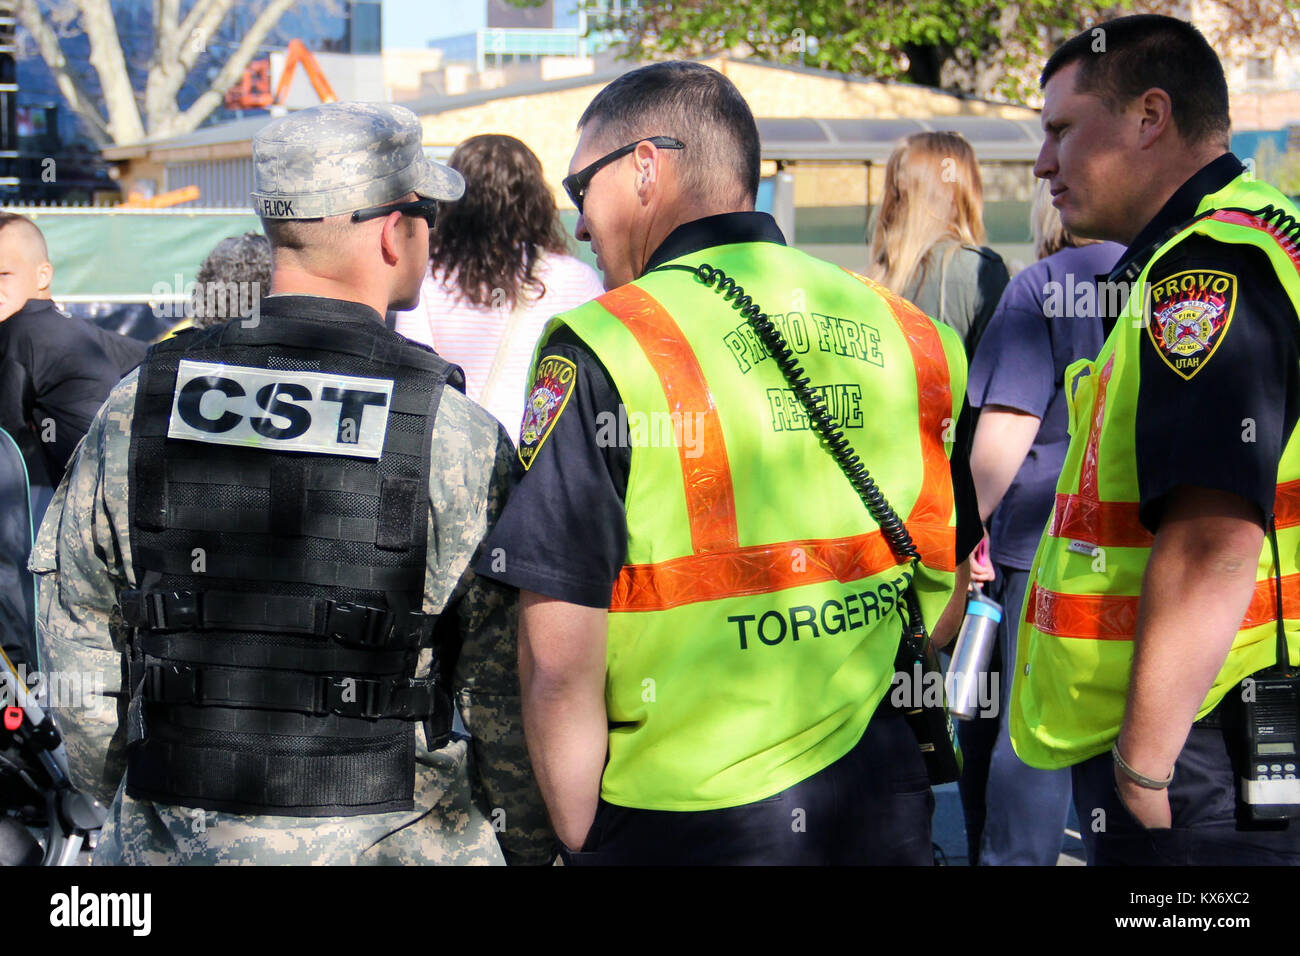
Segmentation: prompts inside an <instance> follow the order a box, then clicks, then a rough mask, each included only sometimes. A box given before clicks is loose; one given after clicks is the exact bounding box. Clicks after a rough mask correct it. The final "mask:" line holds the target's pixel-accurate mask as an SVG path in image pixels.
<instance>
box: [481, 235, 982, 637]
mask: <svg viewBox="0 0 1300 956" xmlns="http://www.w3.org/2000/svg"><path fill="white" fill-rule="evenodd" d="M741 242H775V243H779V244H781V245H785V238H784V237H783V236H782V235H781V230H780V229H779V228H778V227H777V225H776V221H775V220H773V219H772V217H771V216H769V215H767V214H766V213H758V212H738V213H727V214H724V215H720V216H709V217H707V218H704V219H697V220H695V221H693V222H688V223H685V224H683V225H681V226H679V227H677V228H676V229H674V230H673V231H672V232H671V233H670V234H669V235H668V237H667V238H666V239H665V240H664V241H663V243H662V244H661V245H660V246H659V248H658V249H657V250H655V252H654V254H653V255H652V256H651V257H650V260H649V262H648V263H647V265H646V270H647V271H649V270H650V269H653V268H655V267H656V266H658V265H662V264H663V263H665V262H668V261H671V260H673V259H676V258H679V257H681V256H684V255H689V254H690V253H693V252H698V251H699V250H701V249H710V248H713V247H714V246H723V245H729V244H731V243H741ZM550 356H555V357H558V358H559V359H562V360H564V361H565V362H568V363H572V365H573V366H574V367H575V375H574V384H573V386H572V388H571V389H569V390H567V391H566V392H565V394H564V399H563V405H562V406H561V407H560V410H559V412H558V413H557V415H558V417H556V418H555V419H554V425H553V426H552V427H551V430H550V431H549V432H545V433H544V434H543V435H542V436H541V438H540V440H538V438H537V436H536V435H535V434H533V435H530V434H529V432H528V423H527V420H526V421H525V427H524V433H523V434H522V435H521V436H520V448H521V451H522V453H523V457H526V458H527V459H528V460H529V467H528V472H527V474H525V475H524V477H523V480H522V481H521V482H520V483H519V485H518V487H517V488H515V490H514V491H513V492H512V493H511V496H510V501H509V502H508V503H507V504H506V509H505V513H504V514H503V515H502V516H501V520H500V521H499V522H498V523H497V525H496V528H495V529H494V530H493V531H492V534H491V535H490V537H489V539H488V543H487V545H486V547H485V548H484V550H483V558H482V559H481V561H480V562H479V565H478V567H476V568H475V571H476V573H479V574H482V575H484V576H486V577H491V578H496V579H497V580H499V581H504V582H505V583H507V584H512V585H514V586H515V587H518V588H522V589H525V590H529V591H535V592H537V593H539V594H544V595H546V596H547V597H551V598H556V599H558V600H562V601H567V602H569V603H571V604H581V605H585V606H587V607H608V606H609V600H610V593H611V591H612V589H613V586H614V582H615V580H616V579H617V577H618V573H619V570H620V569H621V568H622V567H623V563H624V560H625V558H626V556H627V519H626V514H625V510H624V496H625V494H626V492H627V478H628V473H629V471H630V469H631V462H632V450H631V448H628V447H612V446H613V445H616V444H617V443H610V442H601V441H599V440H598V437H597V435H598V432H599V428H598V426H597V423H598V422H599V421H606V422H607V421H610V420H614V419H617V416H618V408H619V407H620V406H621V405H622V399H621V398H620V397H619V394H618V389H617V388H615V386H614V382H613V379H611V378H610V375H609V372H607V371H606V370H605V367H604V366H603V365H602V364H601V363H600V361H599V360H598V359H597V358H596V356H595V355H594V354H593V353H592V351H591V350H590V349H589V348H588V347H587V346H586V345H585V344H584V343H583V342H582V340H581V339H579V338H578V337H577V335H576V334H574V333H573V332H572V331H571V330H570V329H567V328H566V329H561V330H560V331H559V332H557V333H556V334H555V335H553V336H551V338H550V341H549V343H548V344H547V346H546V347H545V348H544V349H542V352H541V355H540V356H539V360H538V380H539V381H540V380H541V379H542V377H543V376H544V375H545V374H546V373H545V371H544V368H545V362H544V361H543V360H544V359H545V358H547V357H550ZM535 385H536V382H535ZM602 413H604V415H609V416H612V418H606V417H604V415H603V414H602ZM970 431H971V429H970V427H969V422H968V416H967V414H966V412H965V411H963V412H962V415H961V420H960V421H959V422H958V427H957V433H956V438H957V441H956V442H955V445H954V448H953V455H952V462H951V468H952V475H953V485H954V487H955V489H956V491H957V514H958V535H957V545H958V547H957V554H958V555H959V556H960V558H959V560H965V558H966V556H967V555H969V554H970V552H971V551H972V550H973V549H974V547H975V545H976V544H978V543H979V540H980V537H981V536H982V529H981V527H980V523H979V511H978V508H977V505H976V502H975V486H974V483H973V481H972V480H971V477H970V464H969V454H970V452H969V443H970ZM870 465H871V462H870V461H868V462H867V466H868V468H869V467H870ZM498 549H500V550H498ZM931 623H933V622H931Z"/></svg>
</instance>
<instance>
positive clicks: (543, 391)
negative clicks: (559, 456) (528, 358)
mask: <svg viewBox="0 0 1300 956" xmlns="http://www.w3.org/2000/svg"><path fill="white" fill-rule="evenodd" d="M577 372H578V367H577V366H576V365H574V364H573V363H572V362H570V361H569V360H568V359H566V358H561V357H560V356H558V355H547V356H545V357H544V358H543V359H542V360H541V361H540V362H538V363H537V371H536V373H534V375H533V387H532V390H531V391H530V392H529V393H528V403H527V404H526V405H525V406H524V420H523V422H522V423H521V424H520V426H519V460H520V461H522V462H523V463H524V468H525V469H527V468H530V467H532V464H533V458H535V457H536V456H537V453H538V452H539V451H540V450H541V448H542V444H543V443H544V442H545V441H546V439H547V436H549V435H550V434H551V430H552V429H553V428H555V421H556V419H558V418H559V417H560V413H561V412H562V411H564V406H565V405H567V404H568V403H569V396H570V395H571V394H573V381H574V379H575V378H576V376H577Z"/></svg>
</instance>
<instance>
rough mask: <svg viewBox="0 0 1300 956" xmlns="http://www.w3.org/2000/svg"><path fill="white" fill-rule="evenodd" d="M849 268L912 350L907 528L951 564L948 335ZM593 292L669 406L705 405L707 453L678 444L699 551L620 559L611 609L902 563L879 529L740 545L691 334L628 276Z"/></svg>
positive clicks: (853, 575) (927, 556)
mask: <svg viewBox="0 0 1300 956" xmlns="http://www.w3.org/2000/svg"><path fill="white" fill-rule="evenodd" d="M850 275H854V276H855V277H856V278H858V279H861V280H862V281H863V282H865V283H867V284H868V285H869V286H871V287H872V288H873V289H875V290H876V291H877V292H879V293H880V294H881V295H882V296H883V297H884V298H885V300H886V302H888V304H889V306H890V311H891V312H892V313H893V315H894V319H895V321H896V322H897V323H898V325H899V328H900V329H902V331H903V334H904V336H905V337H906V339H907V343H908V348H909V349H910V351H911V353H912V360H913V364H914V365H915V367H916V369H917V398H918V401H919V407H920V410H921V413H920V419H921V423H920V427H921V448H922V452H923V455H924V477H923V479H922V489H921V493H920V495H919V496H918V497H917V500H916V503H915V504H914V505H913V507H912V510H911V512H910V513H909V515H908V518H907V528H908V531H909V532H910V533H911V535H912V540H913V541H914V542H915V544H916V547H917V550H918V551H919V552H920V553H921V556H922V559H923V561H924V562H925V564H926V565H927V566H928V567H931V568H935V569H937V570H941V571H948V572H951V571H954V570H955V562H954V557H955V552H956V530H955V529H954V528H952V527H951V526H950V525H949V517H950V515H951V514H952V507H953V495H952V481H951V478H950V475H949V470H948V457H947V455H946V454H945V452H944V449H943V442H942V433H943V428H944V421H945V419H947V418H948V417H949V416H950V412H951V409H952V392H951V389H950V386H949V383H948V361H947V357H946V356H945V355H944V351H943V342H942V341H941V340H940V339H939V332H938V330H937V329H936V328H935V327H934V324H933V323H932V322H931V321H930V320H929V319H928V318H926V316H925V315H924V314H923V313H922V312H921V311H920V310H919V309H917V308H916V307H915V306H913V305H912V304H911V303H910V302H907V301H906V300H904V299H901V298H899V297H898V296H896V295H894V294H893V293H892V292H889V291H888V290H886V289H884V287H883V286H878V285H876V284H875V283H874V282H871V281H870V280H869V279H865V278H863V277H862V276H858V275H856V273H850ZM597 301H599V302H600V304H601V305H602V306H603V307H604V308H605V309H606V310H607V311H608V312H609V313H610V314H612V315H613V316H615V317H616V318H617V319H618V320H619V321H620V322H622V323H623V325H624V326H625V327H626V328H627V329H628V331H630V332H631V333H632V335H633V336H634V337H635V338H636V340H637V343H638V344H639V345H640V346H641V349H642V351H644V352H645V355H646V358H647V360H648V361H649V362H650V365H651V367H652V368H653V369H654V370H655V373H656V374H657V375H658V376H659V382H660V385H661V386H662V388H663V390H664V395H665V396H666V397H667V398H668V407H669V410H670V411H680V412H682V413H683V414H687V413H689V412H691V411H696V410H704V411H705V412H706V415H705V420H704V429H703V431H702V432H701V441H700V445H701V448H703V449H704V450H705V453H704V454H703V455H702V456H701V457H700V458H687V457H686V450H685V449H684V448H683V449H680V454H681V464H682V477H683V481H684V484H685V487H686V500H687V513H688V515H689V517H690V522H691V543H692V545H693V548H694V553H693V554H688V555H684V556H682V557H679V558H673V559H670V560H668V561H661V562H659V563H657V564H629V565H624V566H623V568H622V570H621V571H620V572H619V576H618V579H617V581H615V583H614V589H613V594H612V596H611V599H610V608H609V609H610V611H615V612H618V611H659V610H665V609H667V608H672V607H679V606H681V605H683V604H692V603H696V602H700V601H715V600H718V599H720V598H726V597H734V596H737V595H742V594H770V593H772V592H774V591H781V590H784V589H786V588H793V587H799V586H801V585H804V584H820V583H823V582H826V581H832V580H835V581H844V582H848V581H856V580H860V579H861V578H865V577H869V576H871V575H873V574H880V573H882V572H884V571H888V570H889V569H890V568H893V567H899V562H898V560H897V559H896V558H895V557H894V555H893V553H892V552H891V551H890V549H889V545H888V543H887V542H886V541H885V540H884V537H883V536H882V535H881V533H880V532H879V531H873V532H870V533H868V534H863V535H855V536H853V537H849V538H830V539H819V540H810V541H784V542H779V543H776V544H766V545H755V546H751V547H745V548H742V547H740V546H739V534H738V531H737V525H736V500H735V493H734V491H733V486H732V483H731V467H730V462H729V460H728V458H727V451H726V445H725V442H724V441H723V436H722V425H721V421H720V419H719V417H718V412H717V408H716V407H715V405H714V404H713V397H712V394H711V393H710V392H709V388H708V383H707V382H706V380H705V378H704V372H703V370H702V369H701V368H700V364H699V361H698V360H697V359H696V357H695V353H694V352H693V351H692V350H691V347H690V344H689V343H688V342H687V341H686V338H685V337H684V336H683V335H682V333H681V329H680V328H679V327H678V325H677V323H676V322H675V321H674V320H673V318H672V316H671V315H669V314H668V312H667V310H665V309H664V307H663V306H662V305H660V304H659V303H658V302H657V301H655V299H654V298H652V297H651V296H650V295H649V294H647V293H646V292H644V291H643V290H641V289H639V288H637V287H636V286H631V285H627V286H622V287H620V288H618V289H615V290H614V291H612V292H608V293H606V294H605V295H603V296H601V297H600V298H599V299H598V300H597ZM796 549H798V550H797V551H796ZM796 569H798V570H796Z"/></svg>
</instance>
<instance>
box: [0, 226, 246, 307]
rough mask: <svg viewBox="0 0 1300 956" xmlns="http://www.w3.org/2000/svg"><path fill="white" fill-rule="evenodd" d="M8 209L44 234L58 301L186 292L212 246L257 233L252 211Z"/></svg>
mask: <svg viewBox="0 0 1300 956" xmlns="http://www.w3.org/2000/svg"><path fill="white" fill-rule="evenodd" d="M7 211H10V212H17V213H22V214H23V215H25V216H28V217H30V218H31V219H32V221H34V222H35V223H36V224H37V225H38V226H40V228H41V232H43V233H45V240H46V243H47V244H48V245H49V247H50V262H51V263H53V264H54V287H53V291H54V298H55V299H56V300H57V299H60V298H62V297H64V296H105V297H107V296H112V297H114V298H118V299H121V298H126V297H130V298H131V299H133V300H134V301H138V302H145V301H147V300H149V299H152V298H156V297H157V296H158V294H159V293H160V292H162V293H167V294H181V293H184V292H185V284H186V283H188V282H192V281H193V279H194V274H195V273H196V272H197V271H198V268H199V264H200V263H202V262H203V260H204V259H205V258H207V255H208V253H209V252H211V251H212V247H213V246H215V245H216V244H217V243H218V242H220V241H221V240H222V239H224V238H226V237H227V236H238V235H241V234H243V233H245V232H249V231H253V232H260V231H261V223H260V222H259V220H258V218H257V217H256V216H255V215H253V214H252V212H248V213H238V212H203V211H195V212H185V211H176V212H168V211H152V210H151V211H134V210H133V211H116V210H109V209H101V210H91V209H87V210H85V211H82V210H75V211H74V210H71V209H67V210H64V209H45V208H41V207H35V208H32V207H7ZM177 275H179V276H180V279H179V281H178V280H177Z"/></svg>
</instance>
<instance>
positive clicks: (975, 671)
mask: <svg viewBox="0 0 1300 956" xmlns="http://www.w3.org/2000/svg"><path fill="white" fill-rule="evenodd" d="M1001 620H1002V605H1001V604H999V603H998V602H997V601H995V600H993V599H992V598H990V597H985V596H984V592H983V591H982V590H981V589H980V586H979V585H978V584H977V585H975V590H974V591H972V592H971V595H970V599H969V600H968V601H967V602H966V619H965V620H964V621H963V622H962V625H961V633H960V634H959V635H957V644H956V646H955V647H954V648H953V652H952V663H951V664H950V665H949V666H948V676H947V677H946V678H945V679H944V690H945V691H947V695H948V711H949V713H951V714H952V715H953V716H954V717H957V718H959V719H961V720H971V719H973V718H974V717H976V716H978V715H979V713H980V710H981V703H982V702H983V703H987V704H989V705H990V706H991V705H994V704H996V701H997V694H996V688H991V689H990V682H989V678H988V669H989V659H990V658H991V657H992V656H993V645H994V644H995V643H996V642H997V638H998V623H999V622H1000V621H1001ZM985 697H989V698H991V699H990V700H984V701H982V698H985Z"/></svg>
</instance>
